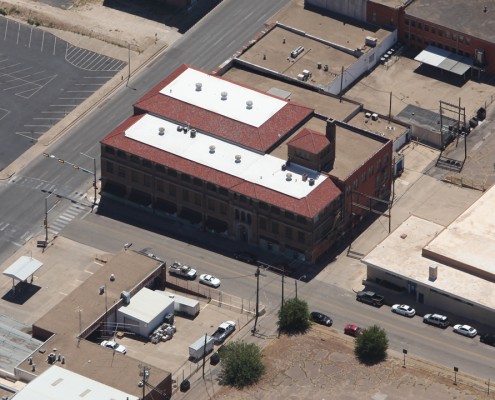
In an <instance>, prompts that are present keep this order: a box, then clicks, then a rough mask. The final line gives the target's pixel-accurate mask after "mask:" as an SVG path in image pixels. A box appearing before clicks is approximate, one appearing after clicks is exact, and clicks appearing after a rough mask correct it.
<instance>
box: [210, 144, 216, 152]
mask: <svg viewBox="0 0 495 400" xmlns="http://www.w3.org/2000/svg"><path fill="white" fill-rule="evenodd" d="M214 152H215V146H213V145H211V146H210V154H213V153H214Z"/></svg>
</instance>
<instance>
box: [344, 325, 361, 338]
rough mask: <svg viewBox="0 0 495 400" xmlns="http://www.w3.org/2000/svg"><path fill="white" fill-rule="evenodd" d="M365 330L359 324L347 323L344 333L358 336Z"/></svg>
mask: <svg viewBox="0 0 495 400" xmlns="http://www.w3.org/2000/svg"><path fill="white" fill-rule="evenodd" d="M363 332H364V329H363V328H360V327H359V326H357V325H352V324H347V325H346V326H345V328H344V333H345V334H346V335H350V336H354V337H357V336H359V335H361V334H362V333H363Z"/></svg>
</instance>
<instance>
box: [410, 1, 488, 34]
mask: <svg viewBox="0 0 495 400" xmlns="http://www.w3.org/2000/svg"><path fill="white" fill-rule="evenodd" d="M485 7H486V12H485V11H484V10H485ZM494 12H495V4H494V3H493V2H491V1H487V0H470V1H465V0H416V1H414V2H412V3H411V4H410V5H409V6H408V7H406V9H405V13H406V15H409V16H411V17H415V18H418V19H422V20H424V21H428V22H431V23H433V24H436V25H439V26H443V27H445V28H448V29H452V30H453V31H456V32H462V33H464V34H465V35H469V36H471V37H475V38H479V39H482V40H486V41H487V42H490V43H494V42H495V30H494V29H493V13H494Z"/></svg>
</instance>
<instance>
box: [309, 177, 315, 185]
mask: <svg viewBox="0 0 495 400" xmlns="http://www.w3.org/2000/svg"><path fill="white" fill-rule="evenodd" d="M314 184H315V180H314V179H313V178H311V179H310V180H309V186H313V185H314Z"/></svg>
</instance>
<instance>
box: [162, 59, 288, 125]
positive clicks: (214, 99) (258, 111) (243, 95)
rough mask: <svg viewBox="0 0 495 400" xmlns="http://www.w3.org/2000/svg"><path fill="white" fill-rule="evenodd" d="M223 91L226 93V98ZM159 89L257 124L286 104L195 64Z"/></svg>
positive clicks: (166, 93) (248, 123)
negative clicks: (249, 104) (248, 103)
mask: <svg viewBox="0 0 495 400" xmlns="http://www.w3.org/2000/svg"><path fill="white" fill-rule="evenodd" d="M197 83H198V84H201V90H197V87H196V84H197ZM223 92H225V93H226V94H227V96H226V97H225V98H224V99H222V96H221V94H222V93H223ZM160 93H161V94H163V95H166V96H170V97H173V98H174V99H177V100H180V101H183V102H185V103H188V104H192V105H194V106H197V107H200V108H203V109H205V110H208V111H211V112H214V113H217V114H220V115H223V116H224V117H227V118H230V119H233V120H236V121H239V122H242V123H244V124H247V125H251V126H255V127H257V128H259V127H260V126H261V125H263V124H264V123H265V122H266V121H267V120H268V119H270V118H271V117H272V116H273V115H275V114H276V113H277V112H278V111H280V109H281V108H282V107H283V106H285V105H286V104H287V102H286V101H284V100H281V99H277V98H275V97H272V96H267V95H266V94H263V93H260V92H257V91H255V90H252V89H248V88H246V87H244V86H240V85H237V84H235V83H232V82H228V81H225V80H223V79H220V78H218V77H216V76H214V75H209V74H206V73H204V72H202V71H197V70H195V69H192V68H188V69H186V70H185V71H184V72H183V73H182V74H180V75H179V76H178V77H177V78H175V79H174V80H173V81H172V82H170V83H169V84H168V85H167V86H165V87H164V88H163V89H162V90H160ZM247 101H251V102H252V108H251V109H249V108H248V107H247V104H246V102H247Z"/></svg>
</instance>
